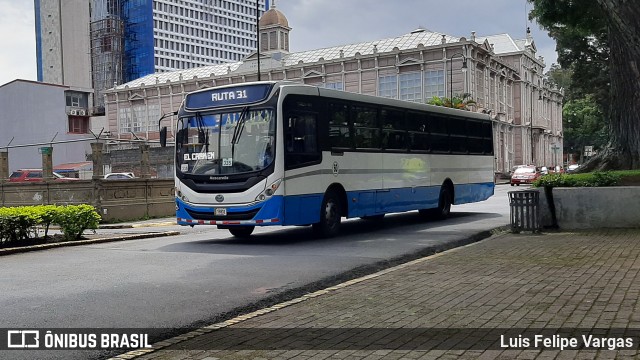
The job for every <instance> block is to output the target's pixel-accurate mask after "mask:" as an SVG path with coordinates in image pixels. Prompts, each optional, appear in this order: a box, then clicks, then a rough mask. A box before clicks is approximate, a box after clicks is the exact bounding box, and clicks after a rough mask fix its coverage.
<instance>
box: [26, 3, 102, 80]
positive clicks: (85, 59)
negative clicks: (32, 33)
mask: <svg viewBox="0 0 640 360" xmlns="http://www.w3.org/2000/svg"><path fill="white" fill-rule="evenodd" d="M34 10H35V26H36V64H37V73H38V81H41V82H45V83H50V84H59V85H68V86H74V87H77V88H83V89H87V90H88V91H90V90H91V88H92V83H91V56H90V46H89V19H90V17H89V16H90V15H89V14H90V7H89V1H88V0H35V1H34Z"/></svg>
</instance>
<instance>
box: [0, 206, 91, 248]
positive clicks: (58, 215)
mask: <svg viewBox="0 0 640 360" xmlns="http://www.w3.org/2000/svg"><path fill="white" fill-rule="evenodd" d="M99 221H100V215H98V213H97V212H96V210H95V209H94V208H93V206H91V205H67V206H58V205H38V206H19V207H3V208H0V245H2V246H6V245H8V244H12V245H18V246H19V245H20V243H21V242H26V241H27V240H32V239H37V238H38V237H39V234H40V232H44V238H45V239H46V238H47V236H48V234H49V227H50V226H51V225H58V226H60V230H61V231H62V234H63V235H64V238H65V240H77V239H79V238H80V236H82V233H83V232H84V231H85V230H86V229H96V228H98V222H99Z"/></svg>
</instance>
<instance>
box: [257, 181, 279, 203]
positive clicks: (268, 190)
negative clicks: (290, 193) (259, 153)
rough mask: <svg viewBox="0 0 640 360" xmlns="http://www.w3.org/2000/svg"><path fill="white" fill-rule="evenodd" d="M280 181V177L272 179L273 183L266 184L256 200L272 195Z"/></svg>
mask: <svg viewBox="0 0 640 360" xmlns="http://www.w3.org/2000/svg"><path fill="white" fill-rule="evenodd" d="M281 183H282V179H278V180H276V181H274V182H273V184H271V185H269V186H267V188H266V189H265V190H264V191H263V192H262V193H261V194H260V195H258V196H257V197H256V201H265V200H266V199H267V198H270V197H271V196H273V194H275V193H276V190H278V188H279V187H280V184H281Z"/></svg>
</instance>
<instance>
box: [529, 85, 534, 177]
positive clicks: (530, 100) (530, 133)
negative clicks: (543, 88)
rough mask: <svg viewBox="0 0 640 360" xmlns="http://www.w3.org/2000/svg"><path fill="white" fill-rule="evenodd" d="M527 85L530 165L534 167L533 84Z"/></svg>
mask: <svg viewBox="0 0 640 360" xmlns="http://www.w3.org/2000/svg"><path fill="white" fill-rule="evenodd" d="M527 85H529V93H530V95H531V96H530V98H529V135H530V136H531V140H530V141H529V142H530V144H531V165H534V162H533V83H530V82H527Z"/></svg>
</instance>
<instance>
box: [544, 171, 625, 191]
mask: <svg viewBox="0 0 640 360" xmlns="http://www.w3.org/2000/svg"><path fill="white" fill-rule="evenodd" d="M620 177H621V176H620V175H619V174H616V173H612V172H608V171H605V172H598V171H596V172H593V173H586V174H549V175H545V176H543V177H541V178H539V179H538V180H536V181H534V182H533V186H535V187H601V186H616V185H617V184H618V182H619V181H620Z"/></svg>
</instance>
